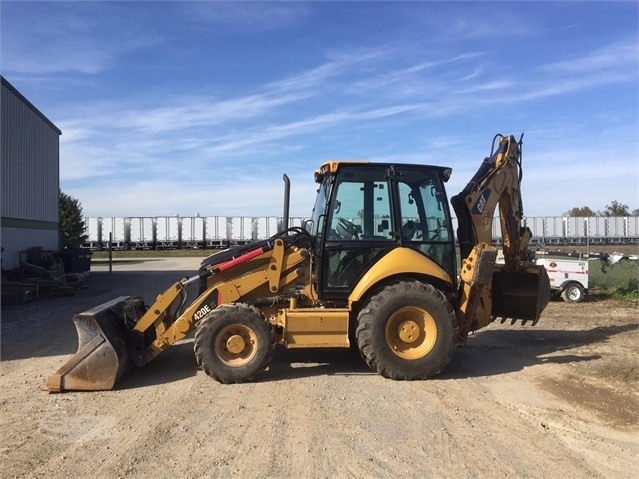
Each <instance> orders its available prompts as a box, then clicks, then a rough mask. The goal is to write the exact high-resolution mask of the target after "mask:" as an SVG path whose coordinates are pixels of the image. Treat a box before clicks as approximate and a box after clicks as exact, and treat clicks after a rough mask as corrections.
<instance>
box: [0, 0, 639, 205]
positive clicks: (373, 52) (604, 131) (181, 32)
mask: <svg viewBox="0 0 639 479" xmlns="http://www.w3.org/2000/svg"><path fill="white" fill-rule="evenodd" d="M0 8H1V12H0V13H1V21H2V64H1V67H2V74H3V75H4V76H5V77H6V78H7V79H8V80H9V81H10V82H11V83H12V84H13V85H14V86H15V87H16V88H17V89H18V90H19V91H20V92H21V93H22V94H23V95H25V96H26V97H27V98H28V99H29V100H30V101H31V102H32V103H33V104H34V105H35V106H36V107H37V108H39V109H40V110H41V111H42V112H43V113H44V114H45V115H46V116H47V117H48V118H49V119H50V120H51V121H53V122H54V123H55V124H56V125H57V126H58V127H59V128H60V129H61V130H62V136H61V138H60V163H61V166H60V182H61V188H62V190H63V191H64V192H65V193H67V194H70V195H72V196H74V197H76V198H78V199H79V200H80V202H81V204H82V206H83V209H84V214H85V215H87V216H170V215H176V214H179V215H182V216H194V215H196V214H198V213H199V214H200V215H201V216H216V215H221V216H227V215H228V216H240V215H244V216H271V215H280V214H281V211H282V201H283V182H282V174H283V173H287V174H288V176H289V177H290V178H291V182H292V198H291V215H292V216H308V215H310V211H311V208H312V205H313V201H314V196H315V185H314V183H313V171H314V170H315V169H316V168H317V167H318V166H319V165H320V164H321V163H322V162H323V161H325V160H328V159H365V160H371V161H389V162H407V163H426V164H441V165H446V166H451V167H452V168H453V176H452V178H451V180H450V182H449V183H448V192H449V196H452V195H453V194H456V193H457V192H459V190H461V189H462V188H463V186H464V185H465V183H466V182H467V181H468V179H469V178H470V177H471V176H472V174H473V173H474V171H475V170H476V168H477V167H478V166H479V163H480V161H481V160H482V159H483V158H484V157H485V156H486V155H487V154H488V153H489V151H490V146H491V145H490V144H491V141H492V138H493V136H494V135H495V133H502V134H514V135H516V136H517V137H519V135H520V134H521V133H525V136H524V149H523V150H524V157H523V162H524V180H523V201H524V213H525V214H526V215H527V216H555V215H561V214H562V213H563V212H565V211H567V210H568V209H570V208H572V207H575V206H589V207H590V208H592V209H594V210H603V209H604V208H605V206H606V205H607V204H610V203H611V202H612V201H613V200H614V201H619V202H621V203H625V204H627V205H628V206H629V207H630V210H633V209H635V208H638V207H639V204H638V188H639V185H638V171H639V170H638V168H639V166H638V164H639V160H638V158H639V147H638V131H639V125H638V105H639V101H638V94H637V92H638V57H639V52H638V4H637V2H635V1H629V2H612V1H606V2H593V1H589V2H579V1H568V2H551V1H537V2H516V1H511V2H427V1H424V2H365V1H361V2H311V3H305V2H293V1H291V2H229V3H227V2H207V1H198V2H186V1H182V2H171V1H163V2H148V1H143V2H133V1H131V2H99V1H84V2H72V1H65V2H26V1H20V2H12V1H2V3H1V4H0Z"/></svg>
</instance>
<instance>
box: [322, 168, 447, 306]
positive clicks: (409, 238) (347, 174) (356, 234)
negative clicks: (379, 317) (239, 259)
mask: <svg viewBox="0 0 639 479" xmlns="http://www.w3.org/2000/svg"><path fill="white" fill-rule="evenodd" d="M450 173H451V169H450V168H443V167H437V166H423V165H404V164H380V163H366V162H329V163H325V164H324V165H322V168H320V170H318V171H317V172H316V174H315V180H316V182H317V183H319V188H318V194H317V199H316V202H315V207H314V209H313V216H312V221H311V223H310V228H311V231H310V232H311V234H312V235H313V237H314V239H315V242H314V248H315V258H316V261H315V264H314V274H315V279H316V289H317V292H318V295H319V297H320V299H323V300H344V299H346V298H348V295H349V293H350V292H351V291H352V290H353V288H354V287H355V285H356V284H357V282H358V281H359V279H360V278H361V277H362V276H363V275H364V274H365V273H366V271H368V269H369V268H370V267H371V266H373V265H374V264H375V263H376V262H377V261H378V260H379V259H380V258H382V257H383V256H384V255H385V254H387V253H388V252H389V251H391V250H393V249H394V248H400V247H404V248H412V249H414V250H416V251H419V252H420V253H421V254H423V255H425V256H427V257H429V258H430V259H431V260H433V261H434V262H436V263H437V264H438V265H440V266H441V267H442V268H443V269H444V270H445V271H446V272H447V273H448V275H449V276H450V277H451V278H454V277H455V275H456V258H455V249H454V239H453V230H452V224H451V217H450V211H449V208H448V199H447V197H446V191H445V189H444V182H446V181H447V180H448V178H449V177H450Z"/></svg>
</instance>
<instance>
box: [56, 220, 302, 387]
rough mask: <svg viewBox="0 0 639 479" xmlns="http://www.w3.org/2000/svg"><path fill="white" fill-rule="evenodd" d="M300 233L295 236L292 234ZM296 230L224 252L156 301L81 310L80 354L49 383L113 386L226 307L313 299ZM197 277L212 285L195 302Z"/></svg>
mask: <svg viewBox="0 0 639 479" xmlns="http://www.w3.org/2000/svg"><path fill="white" fill-rule="evenodd" d="M292 230H295V231H293V233H294V234H287V233H290V232H291V231H292ZM292 230H289V231H287V232H284V233H280V234H278V235H276V236H274V237H272V238H270V239H269V240H265V241H262V242H258V243H256V244H255V245H248V246H246V247H242V248H236V249H232V250H228V251H227V252H224V253H220V258H222V259H221V260H217V259H216V258H214V257H212V258H213V259H212V260H211V261H210V262H208V263H207V264H206V265H205V266H204V267H203V268H201V269H200V272H199V274H197V275H195V276H192V277H190V278H182V279H180V280H178V281H176V282H175V283H174V284H172V285H171V286H170V287H169V288H168V289H166V290H165V291H164V292H163V293H161V294H160V295H158V297H157V298H156V300H155V302H154V303H153V304H151V305H149V306H146V305H145V304H144V301H143V300H142V298H139V297H129V296H121V297H119V298H115V299H114V300H112V301H109V302H107V303H104V304H102V305H100V306H97V307H95V308H92V309H90V310H88V311H85V312H83V313H80V314H77V315H76V316H75V317H74V323H75V325H76V330H77V333H78V351H77V353H76V354H75V355H74V356H73V357H71V358H70V359H69V360H68V361H67V362H66V363H65V364H64V365H63V366H62V367H61V368H60V369H59V370H58V371H56V372H55V373H54V374H53V375H51V376H49V377H48V378H47V383H46V388H47V389H48V390H49V391H50V392H60V391H64V390H108V389H112V388H113V387H114V385H115V383H116V382H117V381H118V380H119V378H120V377H121V376H122V375H123V374H124V372H125V371H126V369H127V368H128V367H129V366H130V365H131V364H134V365H135V366H138V367H141V366H144V365H145V364H146V363H147V362H148V361H150V360H152V359H153V358H155V357H156V356H157V355H158V354H160V353H161V352H162V351H164V350H165V349H167V348H168V347H169V346H171V345H172V344H175V343H176V342H177V341H179V340H181V339H183V338H185V337H186V336H187V335H188V334H189V333H190V332H191V331H193V330H194V329H196V328H197V327H198V325H199V324H200V322H201V321H202V320H203V319H204V318H205V317H206V316H207V314H208V313H210V312H211V311H213V310H214V309H216V308H217V307H218V306H220V305H222V304H228V303H233V302H236V301H239V300H241V301H242V302H245V303H248V304H251V303H252V302H259V301H260V300H262V301H264V299H265V298H266V299H267V300H268V301H270V302H272V303H273V304H277V302H278V301H289V300H290V299H291V298H296V297H297V296H298V295H300V294H305V295H307V296H312V294H313V292H312V290H311V289H310V288H305V290H304V291H302V292H301V293H300V292H299V291H297V289H296V286H297V284H298V282H301V283H304V284H309V283H310V281H309V280H308V276H309V275H310V267H308V265H306V267H303V264H304V263H305V261H307V259H308V257H309V254H308V247H309V246H310V236H309V235H308V233H306V232H305V231H304V230H301V229H299V228H294V229H292ZM196 282H200V283H201V284H204V285H205V287H204V288H201V290H200V294H199V295H198V297H197V298H196V299H195V300H194V301H193V302H192V303H191V304H188V299H187V289H188V287H189V286H190V285H192V284H194V283H196ZM187 304H188V305H187ZM264 310H268V308H264Z"/></svg>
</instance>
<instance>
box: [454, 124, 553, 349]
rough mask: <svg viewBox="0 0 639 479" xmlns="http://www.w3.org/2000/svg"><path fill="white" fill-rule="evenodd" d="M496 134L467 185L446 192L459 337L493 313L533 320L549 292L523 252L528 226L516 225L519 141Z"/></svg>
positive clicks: (541, 274) (518, 213)
mask: <svg viewBox="0 0 639 479" xmlns="http://www.w3.org/2000/svg"><path fill="white" fill-rule="evenodd" d="M522 138H523V135H522ZM495 139H499V143H498V147H497V149H496V150H494V152H493V153H492V154H491V155H490V156H489V157H488V158H486V159H484V161H483V162H482V164H481V165H480V167H479V169H478V170H477V172H476V173H475V175H474V176H473V178H472V179H471V180H470V181H469V182H468V184H467V185H466V187H465V188H464V189H463V190H462V191H461V192H460V193H459V194H458V195H456V196H454V197H452V198H451V203H452V205H453V208H454V209H455V212H456V214H457V218H458V225H459V227H458V231H457V235H458V241H459V249H460V256H461V258H462V268H461V281H460V294H459V305H458V315H459V320H460V339H461V341H465V338H466V336H467V335H468V333H469V332H470V331H475V330H477V329H480V328H482V327H484V326H487V325H488V324H489V323H490V322H491V321H492V320H493V319H495V317H502V318H504V319H505V318H510V319H513V320H516V319H522V320H524V322H525V321H528V320H532V321H533V323H536V322H537V320H538V319H539V315H540V314H541V311H543V309H544V308H545V306H546V304H547V303H548V299H549V294H550V293H549V291H550V289H549V283H548V277H547V275H546V272H545V270H544V269H543V267H538V266H535V265H534V262H533V261H532V258H531V255H530V254H529V252H528V242H529V240H530V237H531V233H530V230H529V229H528V228H526V227H522V226H521V220H522V218H523V208H522V201H521V180H522V170H521V147H522V141H521V139H520V140H519V141H517V140H516V139H515V138H514V137H513V136H508V137H506V136H502V135H497V136H496V137H495ZM493 146H494V145H493ZM497 208H499V219H500V224H501V232H502V240H503V253H504V264H503V265H502V264H497V263H496V260H497V248H495V247H494V246H492V229H493V218H494V215H495V211H496V210H497ZM546 289H547V290H548V291H547V292H546Z"/></svg>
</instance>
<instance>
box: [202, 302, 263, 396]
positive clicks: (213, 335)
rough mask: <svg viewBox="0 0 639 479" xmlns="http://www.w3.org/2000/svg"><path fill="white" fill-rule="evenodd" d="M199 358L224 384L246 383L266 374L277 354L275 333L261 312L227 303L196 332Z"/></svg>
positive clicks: (211, 373) (213, 312) (204, 369)
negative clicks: (264, 372) (263, 372)
mask: <svg viewBox="0 0 639 479" xmlns="http://www.w3.org/2000/svg"><path fill="white" fill-rule="evenodd" d="M194 352H195V359H196V360H197V363H198V365H199V366H200V367H201V368H202V370H203V371H204V372H205V373H206V374H207V375H209V376H211V377H212V378H213V379H215V380H216V381H219V382H221V383H223V384H230V383H243V382H247V381H251V380H253V379H255V377H256V376H257V375H258V374H260V373H261V372H262V371H264V370H265V369H266V368H267V367H268V365H269V364H270V362H271V360H272V359H273V354H274V352H275V332H274V330H273V328H272V327H271V325H270V324H269V322H268V321H267V320H266V318H265V317H264V315H263V314H262V313H261V312H260V310H259V309H257V308H255V307H254V306H249V305H247V304H240V303H238V304H226V305H223V306H220V307H219V308H217V309H214V310H213V311H211V312H210V313H209V314H208V315H207V316H206V317H205V318H204V319H203V320H202V321H201V323H200V325H199V327H198V329H197V331H196V332H195V345H194Z"/></svg>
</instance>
